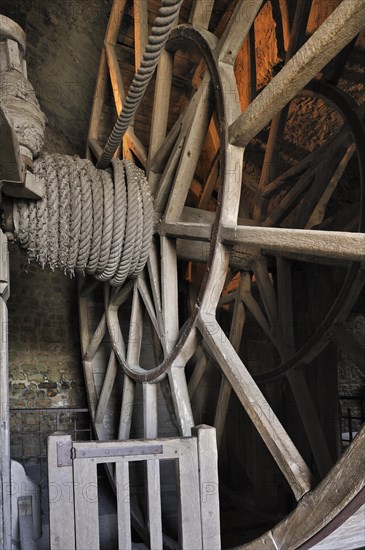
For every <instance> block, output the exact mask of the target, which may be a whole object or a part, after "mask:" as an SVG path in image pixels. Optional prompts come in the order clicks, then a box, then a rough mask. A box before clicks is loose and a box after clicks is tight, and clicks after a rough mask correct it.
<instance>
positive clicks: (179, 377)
mask: <svg viewBox="0 0 365 550" xmlns="http://www.w3.org/2000/svg"><path fill="white" fill-rule="evenodd" d="M184 367H185V362H184V364H183V365H182V366H180V367H178V366H172V367H171V368H170V370H169V371H168V377H169V383H170V390H171V397H172V401H173V403H174V409H175V414H176V419H177V422H178V425H179V432H180V435H182V436H184V437H188V436H190V435H191V428H192V427H193V426H194V418H193V411H192V409H191V403H190V398H189V392H188V386H187V382H186V377H185V369H184Z"/></svg>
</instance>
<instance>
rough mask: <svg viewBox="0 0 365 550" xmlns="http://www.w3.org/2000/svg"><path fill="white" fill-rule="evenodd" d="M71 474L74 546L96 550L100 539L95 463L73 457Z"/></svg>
mask: <svg viewBox="0 0 365 550" xmlns="http://www.w3.org/2000/svg"><path fill="white" fill-rule="evenodd" d="M73 474H74V479H73V484H74V496H75V530H76V548H90V549H91V548H92V550H98V549H99V548H100V541H99V506H98V480H97V475H96V464H95V462H92V461H91V460H84V459H83V458H80V459H74V461H73ZM65 548H67V547H65Z"/></svg>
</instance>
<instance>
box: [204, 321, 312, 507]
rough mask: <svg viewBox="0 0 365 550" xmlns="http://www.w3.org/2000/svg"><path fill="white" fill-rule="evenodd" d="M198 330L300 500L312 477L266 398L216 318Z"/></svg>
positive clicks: (309, 485) (308, 487)
mask: <svg viewBox="0 0 365 550" xmlns="http://www.w3.org/2000/svg"><path fill="white" fill-rule="evenodd" d="M198 327H199V330H200V331H201V333H202V336H203V337H204V339H205V341H206V343H207V345H208V346H209V349H210V350H211V352H212V354H213V355H214V357H215V359H216V361H217V362H218V364H219V365H220V367H221V369H222V370H223V372H224V374H225V375H226V377H227V379H228V380H229V382H230V384H231V386H232V387H233V389H234V391H235V393H236V394H237V397H238V398H239V400H240V401H241V403H242V405H243V407H244V408H245V410H246V412H247V414H248V415H249V417H250V418H251V420H252V422H253V423H254V425H255V427H256V429H257V430H258V432H259V433H260V435H261V437H262V439H263V441H264V442H265V444H266V446H267V447H268V449H269V451H270V452H271V454H272V456H273V458H274V459H275V461H276V462H277V464H278V466H279V468H280V469H281V471H282V473H283V474H284V476H285V477H286V479H287V481H288V483H289V484H290V486H291V488H292V490H293V492H294V494H295V496H296V498H297V499H298V500H299V499H300V498H301V497H302V496H303V495H304V494H305V493H307V492H308V491H309V490H310V489H311V484H312V481H311V474H310V471H309V470H308V467H307V466H306V464H305V463H304V461H303V459H302V457H301V456H300V455H299V453H298V451H297V449H296V448H295V446H294V445H293V443H292V441H291V440H290V438H289V437H288V435H287V434H286V432H285V430H284V428H283V427H282V425H281V424H280V422H279V420H278V419H277V417H276V416H275V414H274V412H273V411H272V409H271V407H270V406H269V404H268V403H267V401H266V399H265V398H264V396H263V395H262V393H261V392H260V390H259V389H258V387H257V386H256V384H255V382H254V381H253V379H252V378H251V376H250V374H249V373H248V371H247V369H246V367H245V366H244V364H243V363H242V362H241V360H240V358H239V357H238V355H237V353H236V352H235V350H234V348H233V347H232V345H231V343H230V342H229V340H228V339H227V337H226V335H225V334H224V332H223V331H222V329H221V327H220V326H219V324H218V322H217V320H216V318H215V317H214V315H211V314H202V315H201V316H200V317H199V320H198Z"/></svg>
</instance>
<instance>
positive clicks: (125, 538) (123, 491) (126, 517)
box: [115, 461, 132, 550]
mask: <svg viewBox="0 0 365 550" xmlns="http://www.w3.org/2000/svg"><path fill="white" fill-rule="evenodd" d="M115 480H116V485H117V501H118V509H117V514H118V543H119V548H123V550H131V548H132V534H131V510H130V488H129V462H127V461H120V462H117V463H116V464H115Z"/></svg>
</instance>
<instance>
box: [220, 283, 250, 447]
mask: <svg viewBox="0 0 365 550" xmlns="http://www.w3.org/2000/svg"><path fill="white" fill-rule="evenodd" d="M245 275H246V274H243V273H241V274H240V277H239V282H238V287H237V290H236V293H235V294H236V297H235V303H234V310H233V315H232V321H231V328H230V332H229V340H230V342H231V343H232V346H233V348H234V349H235V351H236V352H237V353H238V352H239V347H240V344H241V338H242V333H243V328H244V324H245V308H244V305H243V302H242V297H241V293H242V292H243V290H244V288H245V284H246V282H245ZM231 393H232V386H231V384H230V382H229V381H228V379H227V378H226V376H225V375H224V374H223V375H222V381H221V386H220V389H219V397H218V404H217V411H216V415H215V419H214V427H215V429H216V434H217V445H218V448H219V446H220V444H221V441H222V435H223V429H224V425H225V422H226V416H227V411H228V405H229V400H230V397H231Z"/></svg>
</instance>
